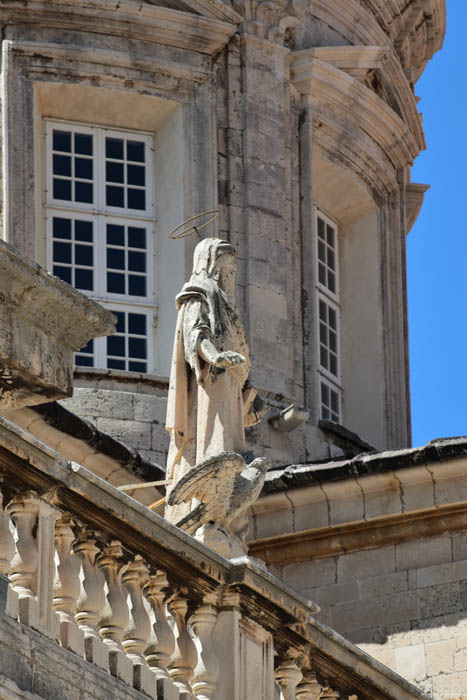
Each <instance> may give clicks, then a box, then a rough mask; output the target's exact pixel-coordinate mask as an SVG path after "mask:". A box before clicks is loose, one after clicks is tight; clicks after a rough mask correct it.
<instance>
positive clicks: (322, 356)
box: [315, 209, 342, 423]
mask: <svg viewBox="0 0 467 700" xmlns="http://www.w3.org/2000/svg"><path fill="white" fill-rule="evenodd" d="M315 215H316V218H315V225H316V231H315V238H316V290H317V293H316V318H317V345H318V363H317V364H318V374H319V383H318V385H319V405H320V417H321V419H323V420H332V421H334V422H335V423H339V422H340V421H341V404H342V385H341V377H340V331H339V326H340V299H339V257H338V229H337V226H336V224H335V223H334V222H333V221H332V220H331V219H329V217H327V216H326V215H325V214H323V212H321V211H320V210H318V209H316V211H315Z"/></svg>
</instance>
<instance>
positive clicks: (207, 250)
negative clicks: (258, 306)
mask: <svg viewBox="0 0 467 700" xmlns="http://www.w3.org/2000/svg"><path fill="white" fill-rule="evenodd" d="M234 255H235V249H234V247H233V246H232V245H231V244H230V243H227V241H223V240H221V239H220V238H205V239H203V240H202V241H200V242H199V243H198V245H197V246H196V248H195V253H194V256H193V275H196V276H202V277H209V278H210V279H213V280H215V281H216V282H217V283H218V284H219V286H220V287H222V289H223V290H224V291H225V292H226V293H227V294H228V296H230V297H233V295H234V290H235V258H234Z"/></svg>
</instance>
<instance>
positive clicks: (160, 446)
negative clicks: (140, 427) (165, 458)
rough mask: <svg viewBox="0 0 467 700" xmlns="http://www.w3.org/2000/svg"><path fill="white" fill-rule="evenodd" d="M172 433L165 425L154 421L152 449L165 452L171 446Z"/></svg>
mask: <svg viewBox="0 0 467 700" xmlns="http://www.w3.org/2000/svg"><path fill="white" fill-rule="evenodd" d="M169 440H170V435H169V433H168V432H167V430H166V429H165V425H164V424H163V425H161V424H160V423H156V422H154V423H153V424H152V425H151V449H153V450H156V451H157V452H165V451H167V450H168V448H169Z"/></svg>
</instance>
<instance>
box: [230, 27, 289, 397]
mask: <svg viewBox="0 0 467 700" xmlns="http://www.w3.org/2000/svg"><path fill="white" fill-rule="evenodd" d="M287 54H288V49H286V48H285V47H284V46H281V45H280V44H276V43H273V42H272V41H268V40H265V39H262V38H259V37H258V36H253V35H251V34H248V33H247V34H245V35H244V36H243V37H242V39H241V56H242V91H243V110H244V113H243V114H244V119H243V121H244V132H243V162H242V163H241V167H242V172H238V173H237V175H243V179H244V192H243V204H244V207H245V209H244V235H245V238H246V244H245V246H244V249H245V254H246V259H245V260H244V261H243V265H244V266H245V302H246V309H245V310H244V320H245V325H246V328H247V332H248V337H249V344H250V355H251V358H252V378H253V382H254V383H255V384H256V385H257V386H259V387H261V388H264V389H270V390H271V391H273V392H276V393H283V394H284V395H288V393H289V390H290V386H289V376H288V375H289V371H288V370H289V364H290V363H289V350H290V348H289V343H288V334H287V329H288V321H289V318H288V294H289V293H290V291H291V290H290V289H289V287H288V280H287V259H288V250H287V229H288V227H289V226H290V221H289V220H288V214H289V212H288V205H287V201H286V168H285V159H286V129H287V128H288V123H287V113H288V106H287V105H286V100H287V99H288V95H287V91H286V82H287V74H288V73H287V66H286V56H287ZM260 360H261V361H260Z"/></svg>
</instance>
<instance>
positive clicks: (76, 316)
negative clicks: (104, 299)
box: [0, 241, 115, 350]
mask: <svg viewBox="0 0 467 700" xmlns="http://www.w3.org/2000/svg"><path fill="white" fill-rule="evenodd" d="M0 299H1V301H2V305H5V306H11V307H13V308H14V309H15V310H16V314H17V316H18V318H24V319H26V320H27V321H29V322H31V323H33V324H37V325H39V326H40V328H41V330H42V331H44V332H45V333H47V334H48V335H50V336H52V337H54V338H57V339H58V340H59V341H60V342H61V343H63V344H64V345H65V347H68V348H70V350H79V349H80V348H82V347H83V345H86V343H87V342H88V340H89V339H90V338H97V337H99V336H103V335H110V334H112V333H114V331H115V321H114V317H113V314H111V313H110V311H107V310H106V309H104V307H103V306H101V305H100V304H98V303H97V302H95V301H93V300H92V299H89V298H88V297H87V296H85V295H84V294H82V293H81V292H79V291H77V290H76V289H73V287H70V285H69V284H66V283H65V282H62V281H61V280H60V279H59V278H58V277H53V276H52V275H51V274H49V273H48V272H47V271H46V270H44V269H43V268H42V267H41V266H40V265H38V264H37V263H35V262H33V261H32V260H29V259H28V258H26V257H25V256H24V255H21V254H20V253H18V252H17V251H16V250H14V249H13V248H12V247H11V246H9V245H8V244H7V243H5V242H4V241H1V242H0Z"/></svg>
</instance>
